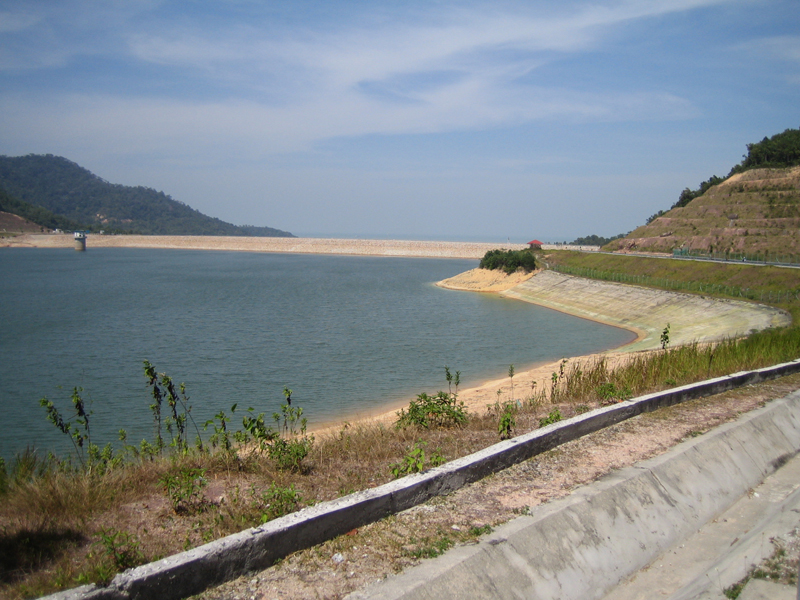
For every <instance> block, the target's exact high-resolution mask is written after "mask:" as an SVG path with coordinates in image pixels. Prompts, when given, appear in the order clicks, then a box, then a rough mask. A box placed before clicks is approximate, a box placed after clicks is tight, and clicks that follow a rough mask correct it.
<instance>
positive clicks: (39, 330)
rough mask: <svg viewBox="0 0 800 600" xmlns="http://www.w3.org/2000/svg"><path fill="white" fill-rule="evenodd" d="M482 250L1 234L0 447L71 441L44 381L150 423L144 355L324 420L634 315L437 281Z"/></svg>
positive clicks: (538, 353)
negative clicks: (13, 243)
mask: <svg viewBox="0 0 800 600" xmlns="http://www.w3.org/2000/svg"><path fill="white" fill-rule="evenodd" d="M476 266H477V261H474V260H452V259H448V260H444V259H443V260H439V259H412V258H386V257H354V256H334V255H283V254H263V253H258V254H256V253H242V252H205V251H181V250H150V249H147V250H145V249H127V248H107V249H104V248H96V249H91V250H89V251H87V252H85V253H78V252H74V251H72V250H64V249H52V250H48V249H7V250H2V251H0V274H1V275H2V285H0V323H2V327H0V419H2V423H3V425H4V426H3V433H2V435H0V456H2V457H5V458H6V459H8V458H9V457H11V456H13V454H14V453H15V452H18V451H21V450H24V449H25V447H26V446H32V447H36V448H37V449H39V450H40V451H44V450H55V451H57V452H65V451H67V450H69V448H70V444H69V440H68V439H66V437H65V436H64V435H63V434H62V433H60V432H59V431H57V430H56V429H55V428H54V427H53V426H52V425H51V424H50V423H48V422H47V421H46V419H45V413H44V409H42V408H41V407H40V406H39V399H40V398H42V397H43V396H46V397H47V398H49V399H50V400H52V401H53V402H54V403H55V404H56V405H57V406H58V407H59V409H60V410H61V411H62V413H64V414H65V415H67V414H70V409H71V403H70V394H71V392H72V388H73V387H78V386H79V387H82V388H83V389H84V391H83V393H82V395H83V397H84V399H86V400H88V401H90V402H91V406H90V407H91V410H92V411H93V414H92V417H91V426H92V438H93V441H95V442H96V443H100V444H104V443H106V442H109V441H115V440H116V438H117V433H116V432H117V431H118V430H119V429H120V428H124V429H126V430H127V431H128V435H129V439H130V440H131V441H133V442H134V443H135V442H138V440H140V439H142V438H147V439H152V432H153V429H152V418H151V415H150V411H149V408H148V406H149V404H150V401H151V398H150V396H149V393H148V388H147V386H146V381H145V378H144V376H143V369H142V361H143V360H145V359H147V360H149V361H150V362H152V363H153V364H154V365H155V367H156V368H157V370H158V371H159V372H166V373H168V374H169V375H170V376H172V377H173V379H174V380H175V381H176V382H186V386H187V394H188V395H189V397H190V402H191V405H192V407H193V410H192V415H193V416H194V418H195V420H196V421H197V422H198V423H203V422H205V421H206V420H207V419H210V418H212V417H213V415H214V414H216V413H217V412H219V411H220V410H223V409H224V410H225V411H229V409H230V407H231V405H232V404H234V403H236V404H238V407H239V408H238V411H239V412H237V415H239V416H238V418H236V419H235V420H234V422H233V423H232V425H234V426H239V425H240V423H241V419H240V414H241V412H243V410H244V409H246V408H248V407H251V406H252V407H254V408H255V409H256V410H257V411H258V412H266V413H267V415H271V414H272V413H273V412H274V411H276V410H278V408H279V406H280V404H281V402H282V400H283V394H282V390H283V388H284V386H289V387H290V388H291V389H292V390H293V391H294V394H293V400H294V401H295V402H296V403H297V404H299V405H300V406H302V407H303V408H304V411H305V415H306V416H307V417H308V418H309V422H310V423H311V424H314V423H322V422H328V421H341V420H344V419H347V418H352V417H353V416H356V415H358V414H364V413H367V412H370V411H375V410H376V409H378V408H380V407H381V406H391V405H396V404H398V403H399V402H402V401H407V400H409V399H411V398H412V397H414V396H415V395H416V394H418V393H420V392H423V391H426V392H429V393H430V392H435V391H437V390H439V389H444V388H445V387H446V383H445V381H444V366H445V365H448V366H450V367H451V369H452V370H453V371H455V370H460V371H461V373H462V388H463V387H465V386H468V385H471V384H472V385H474V384H477V383H479V382H480V381H482V380H485V379H489V378H492V377H502V376H503V375H504V374H505V373H506V372H507V370H508V365H509V364H512V363H513V364H514V365H515V367H516V369H517V370H518V371H520V370H522V369H523V368H525V367H527V366H530V365H532V364H534V363H537V362H541V361H546V360H555V359H558V358H561V357H563V356H574V355H579V354H586V353H590V352H597V351H601V350H604V349H608V348H612V347H616V346H619V345H622V344H624V343H626V342H628V341H630V340H631V339H632V338H633V335H632V334H631V333H630V332H627V331H624V330H620V329H616V328H612V327H607V326H604V325H600V324H598V323H593V322H590V321H586V320H582V319H577V318H574V317H570V316H568V315H564V314H561V313H558V312H555V311H551V310H548V309H545V308H540V307H537V306H534V305H531V304H527V303H523V302H519V301H515V300H509V299H504V298H500V297H498V296H496V295H491V294H478V293H470V292H455V291H450V290H443V289H440V288H438V287H436V286H435V285H433V283H434V282H435V281H438V280H441V279H444V278H446V277H451V276H453V275H455V274H457V273H460V272H462V271H465V270H467V269H471V268H474V267H476Z"/></svg>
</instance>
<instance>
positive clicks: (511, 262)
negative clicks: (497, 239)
mask: <svg viewBox="0 0 800 600" xmlns="http://www.w3.org/2000/svg"><path fill="white" fill-rule="evenodd" d="M478 266H479V268H481V269H489V270H490V271H494V270H497V271H504V272H505V273H506V274H508V275H511V273H514V272H515V271H518V270H522V271H525V272H526V273H530V272H531V271H533V270H535V269H536V256H535V254H534V252H533V250H531V249H530V248H525V249H524V250H499V249H498V250H489V251H488V252H487V253H486V254H484V255H483V258H482V259H481V262H480V264H479V265H478Z"/></svg>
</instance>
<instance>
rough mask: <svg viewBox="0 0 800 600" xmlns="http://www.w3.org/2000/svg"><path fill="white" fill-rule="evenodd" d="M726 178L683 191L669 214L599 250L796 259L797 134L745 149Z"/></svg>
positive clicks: (799, 215)
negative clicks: (678, 251) (784, 256)
mask: <svg viewBox="0 0 800 600" xmlns="http://www.w3.org/2000/svg"><path fill="white" fill-rule="evenodd" d="M747 151H748V153H747V154H746V155H744V160H743V161H742V162H741V163H739V164H738V165H736V166H734V167H733V168H732V169H731V171H730V173H729V174H728V176H727V177H724V178H723V177H718V176H716V175H714V176H712V177H710V178H709V179H708V180H706V181H704V182H702V183H701V184H700V186H699V187H698V189H696V190H692V189H689V188H686V189H684V190H683V191H682V192H681V194H680V196H679V197H678V200H677V201H676V202H675V204H673V205H672V207H671V208H670V209H669V210H668V211H659V212H658V213H656V214H655V215H653V216H651V217H650V218H649V219H648V220H647V223H646V224H645V225H643V226H641V227H639V228H637V229H635V230H633V231H632V232H631V233H629V234H628V235H627V236H626V237H625V238H623V239H619V240H615V241H613V242H611V243H609V244H607V245H606V246H605V247H604V250H637V251H646V252H672V251H673V250H676V249H680V250H682V251H686V252H698V253H706V254H715V255H717V256H725V255H736V256H739V255H761V256H763V255H767V254H769V255H800V130H797V129H787V130H786V131H784V132H783V133H779V134H777V135H774V136H772V137H771V138H766V137H765V138H764V139H763V140H762V141H760V142H757V143H754V144H747Z"/></svg>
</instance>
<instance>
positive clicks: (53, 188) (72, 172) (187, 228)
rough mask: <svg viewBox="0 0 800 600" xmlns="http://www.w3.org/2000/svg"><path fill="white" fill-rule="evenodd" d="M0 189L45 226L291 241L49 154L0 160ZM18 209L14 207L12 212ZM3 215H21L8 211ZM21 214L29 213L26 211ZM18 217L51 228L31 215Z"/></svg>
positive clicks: (280, 233) (268, 229) (275, 231)
mask: <svg viewBox="0 0 800 600" xmlns="http://www.w3.org/2000/svg"><path fill="white" fill-rule="evenodd" d="M0 188H2V189H3V190H5V191H6V192H7V193H8V195H9V196H11V197H12V198H13V199H15V200H17V201H21V202H22V203H26V204H27V205H32V206H33V207H39V208H41V209H44V210H46V211H49V213H51V215H50V216H48V217H47V218H48V219H50V222H53V221H52V219H51V216H53V215H55V216H59V217H62V218H63V219H65V220H67V221H68V222H72V223H80V224H81V225H82V227H84V228H86V229H91V230H95V231H98V230H101V229H105V230H107V231H118V232H128V233H143V234H151V235H234V236H253V237H294V236H293V235H292V234H291V233H289V232H287V231H281V230H279V229H273V228H272V227H256V226H251V225H246V226H242V227H240V226H237V225H233V224H231V223H226V222H225V221H222V220H220V219H217V218H214V217H209V216H207V215H204V214H203V213H201V212H199V211H197V210H195V209H193V208H191V207H190V206H188V205H186V204H184V203H182V202H178V201H177V200H174V199H172V198H171V197H170V196H168V195H167V194H164V193H163V192H158V191H156V190H154V189H151V188H147V187H142V186H137V187H131V186H125V185H119V184H113V183H109V182H108V181H105V180H104V179H102V178H100V177H98V176H97V175H95V174H93V173H91V172H90V171H88V170H86V169H84V168H83V167H81V166H79V165H77V164H75V163H74V162H72V161H69V160H67V159H66V158H62V157H60V156H53V155H52V154H47V155H39V154H29V155H27V156H14V157H12V156H0ZM19 209H20V207H19V206H17V208H16V210H19ZM3 210H5V211H7V212H12V213H14V214H20V213H18V212H15V209H13V208H12V209H11V210H9V209H3ZM26 210H28V213H30V209H26ZM20 216H24V217H25V218H27V219H29V220H32V221H35V222H36V223H38V224H40V225H44V226H46V227H51V228H52V227H53V226H52V225H50V224H48V223H45V222H40V221H38V220H36V219H35V218H34V217H32V216H30V214H20ZM57 226H59V227H62V226H63V225H57ZM66 228H70V227H69V226H66Z"/></svg>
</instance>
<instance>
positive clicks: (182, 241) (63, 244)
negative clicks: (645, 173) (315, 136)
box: [0, 234, 527, 259]
mask: <svg viewBox="0 0 800 600" xmlns="http://www.w3.org/2000/svg"><path fill="white" fill-rule="evenodd" d="M73 244H74V239H73V236H72V235H71V234H69V235H68V234H26V235H19V236H16V237H13V238H5V239H3V240H0V245H3V246H6V247H12V248H13V247H28V248H72V247H73ZM92 248H158V249H180V250H228V251H238V252H280V253H291V254H348V255H362V256H400V257H408V258H413V257H419V258H474V259H480V258H483V255H484V254H486V252H488V251H489V250H494V249H495V248H503V249H509V250H520V249H523V248H527V245H525V244H491V243H477V242H423V241H411V240H357V239H327V238H264V237H234V236H199V235H197V236H194V235H185V236H181V235H92V234H89V235H88V236H87V241H86V249H87V250H91V249H92Z"/></svg>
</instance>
